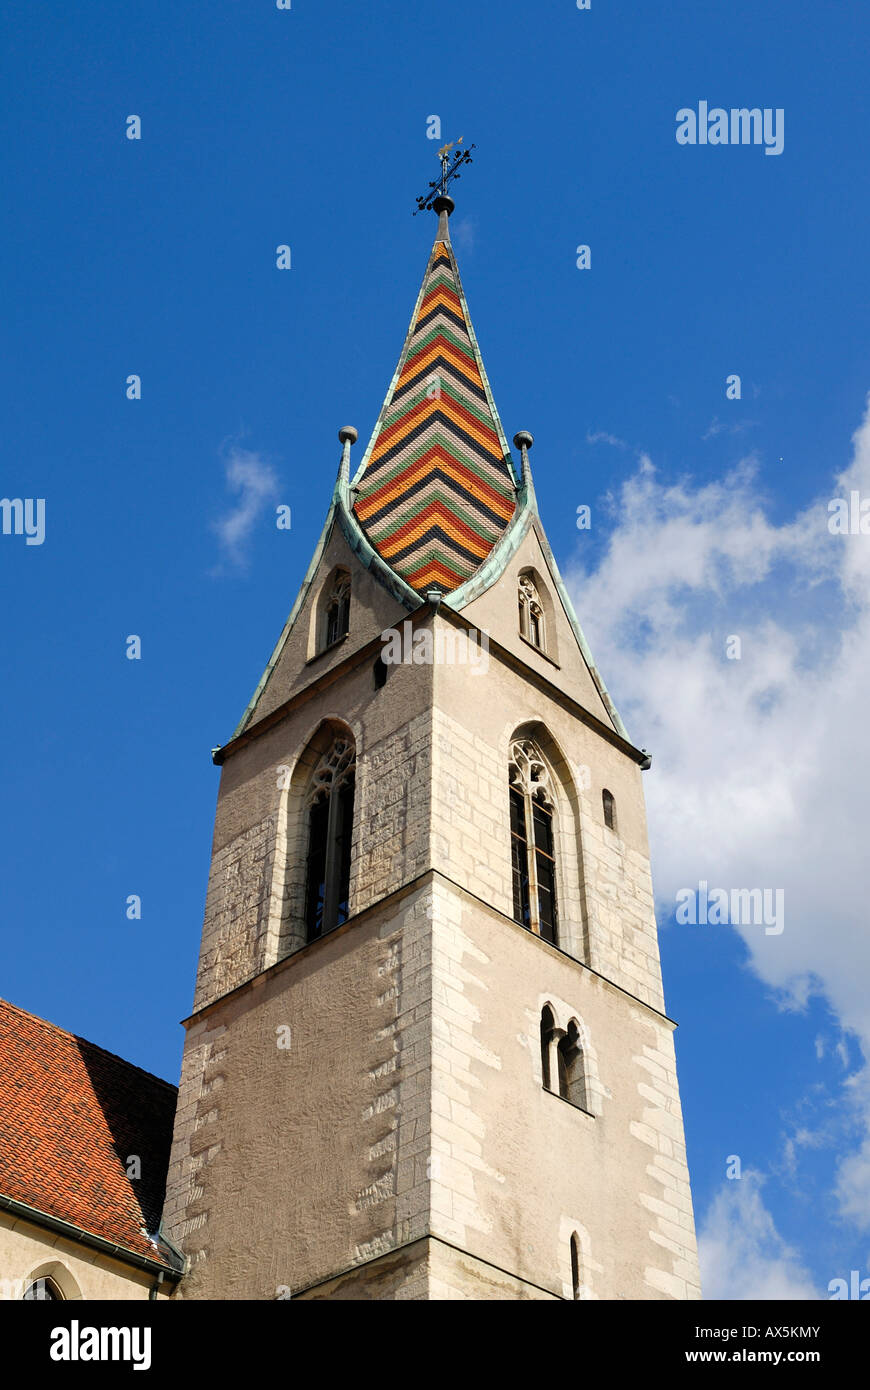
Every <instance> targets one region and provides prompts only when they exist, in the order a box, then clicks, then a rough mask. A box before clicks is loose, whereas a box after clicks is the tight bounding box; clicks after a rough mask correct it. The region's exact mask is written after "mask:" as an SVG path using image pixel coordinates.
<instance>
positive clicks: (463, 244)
mask: <svg viewBox="0 0 870 1390" xmlns="http://www.w3.org/2000/svg"><path fill="white" fill-rule="evenodd" d="M450 240H451V242H452V243H453V245H454V247H455V248H456V250H457V251H461V252H464V253H465V254H466V255H470V254H471V252H472V251H473V250H474V244H475V242H476V241H477V219H476V218H474V217H458V218H455V219H454V220H453V221H451V223H450Z"/></svg>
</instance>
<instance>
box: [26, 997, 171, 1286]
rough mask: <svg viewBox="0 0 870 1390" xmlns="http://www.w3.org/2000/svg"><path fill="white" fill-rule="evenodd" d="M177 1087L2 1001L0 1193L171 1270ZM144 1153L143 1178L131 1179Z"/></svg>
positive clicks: (141, 1165)
mask: <svg viewBox="0 0 870 1390" xmlns="http://www.w3.org/2000/svg"><path fill="white" fill-rule="evenodd" d="M176 1095H177V1093H176V1088H175V1087H174V1086H170V1084H169V1083H168V1082H167V1081H161V1080H160V1079H159V1078H158V1077H156V1076H152V1075H151V1074H150V1073H149V1072H147V1071H142V1070H140V1068H139V1067H134V1066H131V1064H130V1063H129V1062H125V1061H124V1060H123V1059H122V1058H121V1057H115V1056H114V1055H113V1054H112V1053H111V1052H105V1051H104V1050H103V1049H102V1048H101V1047H97V1046H95V1044H94V1043H89V1042H86V1041H85V1040H84V1038H78V1037H76V1036H75V1035H74V1034H73V1033H67V1032H65V1031H64V1030H63V1029H62V1028H56V1027H55V1026H54V1024H53V1023H46V1022H45V1020H44V1019H41V1018H37V1017H36V1016H35V1015H34V1014H30V1013H27V1012H26V1011H25V1010H24V1009H19V1008H16V1007H15V1005H14V1004H9V1003H7V1002H6V1000H3V999H0V1194H2V1195H3V1196H5V1197H11V1198H13V1199H14V1200H15V1201H17V1202H21V1203H23V1204H25V1205H26V1206H28V1207H31V1208H35V1209H36V1211H37V1212H42V1213H45V1215H47V1216H49V1217H54V1218H55V1219H58V1220H61V1221H65V1222H69V1223H70V1224H71V1225H73V1226H77V1227H80V1228H81V1229H82V1230H84V1231H86V1232H87V1233H88V1234H90V1235H93V1236H98V1237H101V1238H102V1239H104V1240H108V1241H111V1242H112V1243H113V1244H116V1245H119V1246H121V1247H123V1248H124V1249H127V1250H130V1251H132V1252H133V1253H134V1254H138V1255H145V1256H147V1257H148V1258H149V1259H151V1260H156V1261H158V1262H161V1263H164V1264H166V1265H167V1266H170V1265H171V1264H172V1263H173V1261H172V1257H171V1253H170V1252H169V1251H168V1250H167V1248H166V1247H165V1246H163V1244H162V1242H156V1243H155V1241H153V1240H149V1239H148V1236H152V1237H153V1236H155V1235H156V1232H157V1229H158V1225H159V1222H160V1214H161V1211H162V1207H163V1197H164V1192H165V1187H166V1170H167V1167H168V1164H169V1148H170V1144H171V1142H172V1125H173V1120H174V1117H175V1102H176ZM134 1156H138V1158H139V1160H140V1163H139V1170H140V1172H141V1177H138V1178H131V1177H128V1176H127V1171H128V1167H129V1170H130V1171H131V1172H133V1171H135V1165H134V1164H132V1163H131V1162H130V1160H131V1159H132V1158H133V1157H134Z"/></svg>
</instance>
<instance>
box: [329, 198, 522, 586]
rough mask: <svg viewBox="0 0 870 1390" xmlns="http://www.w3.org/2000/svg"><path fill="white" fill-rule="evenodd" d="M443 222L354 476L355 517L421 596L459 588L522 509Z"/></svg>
mask: <svg viewBox="0 0 870 1390" xmlns="http://www.w3.org/2000/svg"><path fill="white" fill-rule="evenodd" d="M447 225H448V224H447V217H446V215H444V214H442V217H441V220H440V225H439V229H438V238H437V240H436V242H435V245H434V246H433V248H432V254H431V256H430V258H429V263H428V265H427V267H426V274H425V276H424V277H423V285H422V288H421V290H420V295H419V298H418V300H417V305H416V308H415V310H414V316H413V318H412V320H411V327H410V329H409V331H408V336H407V338H406V340H405V345H404V347H403V349H402V354H401V357H400V358H399V365H398V368H397V369H396V374H395V376H394V377H393V380H392V383H391V385H390V389H389V391H388V392H387V398H386V400H385V402H384V406H383V409H382V411H381V414H380V417H379V419H378V423H377V425H376V426H375V431H374V434H373V436H372V439H371V442H370V444H369V446H368V449H367V450H366V453H365V457H364V458H363V462H362V465H361V468H360V471H359V473H358V474H357V478H356V480H355V481H356V483H357V485H358V486H357V496H356V502H355V505H354V512H355V514H356V518H357V520H358V522H359V523H360V525H361V526H362V528H363V530H364V531H365V533H366V535H367V537H368V539H369V541H370V542H371V544H372V545H373V546H374V548H375V550H377V552H378V554H379V555H380V556H381V557H382V559H384V560H385V561H386V562H387V564H388V565H389V566H390V567H391V568H392V569H393V570H394V572H395V573H397V574H398V575H400V576H401V578H402V579H404V580H405V581H406V583H407V584H409V585H410V586H411V588H412V589H415V590H416V591H417V592H419V593H423V592H425V591H426V589H428V588H430V587H433V586H436V587H438V588H439V589H441V590H442V591H443V592H444V593H449V592H451V591H452V590H453V589H456V588H458V587H459V585H460V584H462V583H464V582H465V580H467V579H469V578H470V576H471V575H472V574H474V573H475V571H476V570H477V569H478V568H479V567H480V565H482V564H483V563H484V561H485V560H486V558H487V556H489V554H490V553H491V552H492V550H493V547H494V546H495V545H496V543H497V542H498V540H499V538H500V537H501V535H502V534H503V532H504V531H505V529H506V527H507V525H508V523H509V522H510V520H511V518H512V517H513V515H514V512H515V508H516V491H517V490H516V480H515V477H514V472H513V466H512V463H511V459H510V453H509V451H508V447H507V444H506V442H505V437H504V431H503V429H502V426H501V421H500V420H499V418H498V412H497V410H496V407H495V402H494V401H493V398H492V392H491V391H490V388H489V383H488V381H487V379H486V372H485V370H484V366H483V362H482V360H481V356H480V350H479V348H478V346H477V340H476V339H475V336H474V330H473V328H472V326H471V319H470V317H469V313H468V306H467V305H466V302H465V296H464V295H463V292H462V286H461V284H460V281H459V270H458V267H457V265H456V258H455V256H454V254H453V250H452V247H451V245H450V241H449V233H448V229H447Z"/></svg>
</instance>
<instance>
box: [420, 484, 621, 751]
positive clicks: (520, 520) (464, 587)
mask: <svg viewBox="0 0 870 1390" xmlns="http://www.w3.org/2000/svg"><path fill="white" fill-rule="evenodd" d="M536 522H537V526H535V523H536ZM533 526H535V534H536V536H537V538H538V543H539V545H540V547H541V550H542V551H543V552H544V559H545V560H546V562H547V565H548V566H549V569H550V573H551V575H552V578H553V581H554V583H555V585H556V590H557V593H558V595H559V600H560V602H561V604H562V607H563V608H564V610H565V616H566V618H567V619H568V622H569V623H570V624H571V629H572V631H573V633H574V636H575V637H576V639H577V645H578V646H579V648H580V652H581V654H582V656H583V660H584V661H585V662H586V665H587V667H588V668H589V674H590V676H591V677H592V680H593V683H594V685H595V688H596V690H597V691H598V694H599V695H600V696H601V701H602V704H603V705H604V708H605V709H606V710H607V713H608V714H609V715H610V718H611V719H612V721H613V726H614V728H615V729H616V731H617V733H618V734H621V735H622V737H623V738H624V739H625V741H626V743H631V739H630V737H629V735H628V731H627V729H626V727H625V725H624V724H623V722H622V719H621V717H620V714H619V711H618V709H617V708H616V705H615V704H614V703H613V700H612V699H611V697H610V692H609V691H608V689H607V686H606V685H605V683H604V680H603V679H602V676H601V673H600V672H599V670H598V667H597V666H596V664H595V658H594V657H593V655H592V652H591V650H590V647H589V643H588V642H587V641H586V637H585V635H584V632H583V629H582V627H581V626H580V620H579V619H578V617H577V614H576V613H575V611H574V605H573V603H572V602H571V598H570V595H569V593H568V590H567V588H566V587H565V581H564V580H563V578H562V575H561V572H560V570H559V566H558V565H557V563H556V557H555V555H554V554H553V549H552V546H551V545H550V542H549V540H548V539H547V533H546V531H545V530H544V523H543V522H542V521H541V517H540V513H539V511H538V499H537V497H536V495H535V485H534V483H533V482H532V474H531V469H524V477H523V482H522V484H521V485H520V488H519V492H518V497H517V511H516V514H515V516H514V518H513V520H512V521H511V522H510V524H509V525H508V528H507V530H506V531H505V532H504V534H503V535H502V537H501V539H500V541H499V542H498V544H497V545H496V546H495V548H494V549H493V551H492V553H491V554H490V555H489V556H488V558H487V559H486V560H485V561H484V563H483V564H482V565H481V566H480V569H478V570H475V572H474V574H473V575H472V576H471V578H470V579H466V581H465V583H464V584H461V585H460V586H459V588H457V589H454V590H453V591H452V593H449V594H446V595H445V596H444V598H443V600H442V602H443V603H446V604H447V605H448V606H449V607H450V608H454V609H456V610H457V611H459V610H461V609H462V608H464V607H465V606H466V604H469V603H471V601H472V599H475V598H478V597H479V596H480V595H481V594H482V593H485V592H486V590H487V589H489V588H490V587H491V586H492V585H493V584H495V583H496V581H497V580H498V579H500V578H501V576H502V574H503V573H504V571H505V569H506V568H507V565H508V562H509V560H510V559H511V557H512V556H513V555H515V554H516V552H517V550H519V547H520V545H521V544H522V542H523V540H524V539H525V537H526V536H527V535H528V533H529V531H530V530H531V529H532V527H533Z"/></svg>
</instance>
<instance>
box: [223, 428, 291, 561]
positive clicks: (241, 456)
mask: <svg viewBox="0 0 870 1390" xmlns="http://www.w3.org/2000/svg"><path fill="white" fill-rule="evenodd" d="M225 469H226V481H227V487H228V488H229V490H230V492H232V493H236V494H238V496H237V500H236V502H235V504H234V505H233V506H232V507H231V509H230V510H229V511H228V512H226V513H225V514H224V515H223V516H222V517H219V518H218V520H217V521H214V522H212V529H213V530H214V531H215V532H216V534H217V536H218V539H219V541H220V545H221V550H222V552H223V555H224V559H225V560H227V561H229V563H230V564H231V565H234V566H236V567H239V566H242V565H244V563H245V561H246V559H247V552H248V545H249V542H250V539H251V536H252V534H253V531H254V527H255V526H256V524H257V522H258V521H259V520H260V517H261V516H262V514H263V512H264V511H265V509H266V507H267V506H268V504H269V502H272V501H274V500H275V498H276V497H277V495H278V479H277V476H276V474H275V471H274V469H273V468H272V467H271V465H270V464H268V463H266V462H265V460H264V459H263V458H262V456H261V455H260V454H257V453H252V452H251V451H250V450H248V449H240V448H239V447H238V445H233V446H232V447H231V448H230V449H229V450H228V452H227V454H226V459H225Z"/></svg>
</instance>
